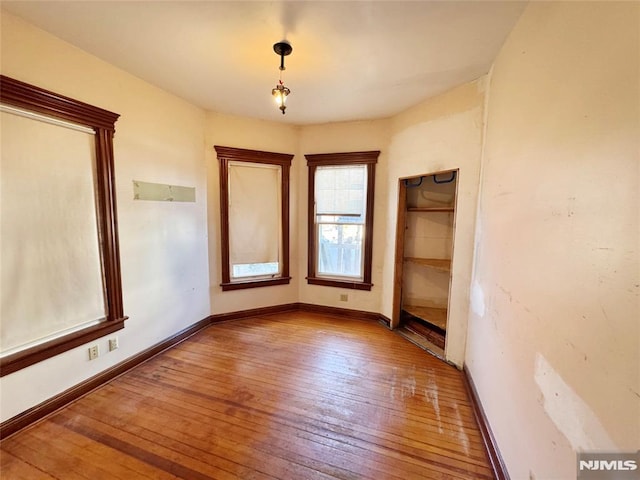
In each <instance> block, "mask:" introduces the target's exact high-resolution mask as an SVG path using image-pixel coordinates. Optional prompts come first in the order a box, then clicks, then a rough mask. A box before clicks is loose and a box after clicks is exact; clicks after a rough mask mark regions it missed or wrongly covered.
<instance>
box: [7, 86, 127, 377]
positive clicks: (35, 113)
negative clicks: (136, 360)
mask: <svg viewBox="0 0 640 480" xmlns="http://www.w3.org/2000/svg"><path fill="white" fill-rule="evenodd" d="M0 81H1V82H2V89H1V90H0V102H1V103H2V108H1V109H2V114H1V115H2V134H3V135H2V136H3V143H2V165H1V167H0V169H1V174H0V177H1V178H2V188H1V191H2V199H1V201H0V210H1V214H0V219H1V220H0V223H1V225H0V227H1V228H0V231H1V233H2V237H1V240H2V241H1V242H0V243H1V245H2V248H1V249H0V254H1V256H2V262H0V265H1V268H0V271H1V274H2V283H3V289H2V302H1V304H2V335H1V336H0V350H1V353H0V366H1V372H2V375H7V374H10V373H13V372H16V371H18V370H20V369H22V368H24V367H27V366H29V365H33V364H34V363H37V362H40V361H42V360H45V359H47V358H50V357H53V356H54V355H57V354H59V353H62V352H65V351H67V350H70V349H72V348H75V347H77V346H80V345H82V344H84V343H87V342H89V341H91V340H94V339H96V338H99V337H102V336H104V335H108V334H109V333H112V332H115V331H117V330H119V329H122V328H124V321H125V320H126V318H127V317H125V316H124V314H123V305H122V287H121V280H120V260H119V254H118V231H117V229H118V222H117V219H116V209H115V183H114V162H113V133H114V125H115V122H116V120H117V119H118V117H119V115H118V114H116V113H112V112H108V111H106V110H102V109H100V108H97V107H93V106H91V105H87V104H85V103H82V102H78V101H76V100H73V99H71V98H68V97H63V96H61V95H58V94H56V93H53V92H49V91H47V90H43V89H41V88H38V87H35V86H32V85H29V84H26V83H23V82H19V81H17V80H14V79H11V78H8V77H5V76H1V77H0ZM34 299H35V300H34Z"/></svg>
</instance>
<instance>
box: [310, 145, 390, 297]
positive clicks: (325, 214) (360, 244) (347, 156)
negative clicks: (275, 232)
mask: <svg viewBox="0 0 640 480" xmlns="http://www.w3.org/2000/svg"><path fill="white" fill-rule="evenodd" d="M379 154H380V152H378V151H373V152H349V153H331V154H317V155H305V157H306V158H307V164H308V166H309V227H308V235H309V249H308V251H309V260H308V276H307V281H308V283H310V284H314V285H325V286H335V287H343V288H353V289H358V290H371V287H372V284H371V259H372V236H373V198H374V185H375V164H376V162H377V160H378V155H379Z"/></svg>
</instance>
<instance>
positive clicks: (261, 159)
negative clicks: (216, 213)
mask: <svg viewBox="0 0 640 480" xmlns="http://www.w3.org/2000/svg"><path fill="white" fill-rule="evenodd" d="M213 148H215V150H216V154H217V156H218V160H219V161H220V236H221V240H220V243H221V251H222V283H221V284H220V286H221V287H222V291H228V290H240V289H244V288H257V287H267V286H270V285H286V284H288V283H289V282H290V281H291V276H290V274H289V175H290V169H291V160H292V159H293V155H290V154H286V153H272V152H263V151H260V150H247V149H244V148H234V147H223V146H220V145H215V146H214V147H213ZM229 161H236V162H248V163H263V164H267V165H278V166H280V167H281V168H282V176H281V192H280V193H281V205H282V211H281V218H282V226H281V227H282V233H281V234H282V246H281V247H282V274H281V275H280V276H279V277H276V278H266V279H251V280H247V281H236V282H232V281H231V270H230V265H229Z"/></svg>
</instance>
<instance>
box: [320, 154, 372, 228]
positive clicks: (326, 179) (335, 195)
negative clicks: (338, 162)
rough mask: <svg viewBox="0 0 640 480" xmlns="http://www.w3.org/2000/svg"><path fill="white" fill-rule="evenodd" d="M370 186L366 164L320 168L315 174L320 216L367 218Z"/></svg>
mask: <svg viewBox="0 0 640 480" xmlns="http://www.w3.org/2000/svg"><path fill="white" fill-rule="evenodd" d="M366 186H367V169H366V166H365V165H348V166H328V167H318V168H317V169H316V172H315V197H316V198H315V202H316V214H317V215H338V216H350V217H355V218H362V219H364V214H365V206H366Z"/></svg>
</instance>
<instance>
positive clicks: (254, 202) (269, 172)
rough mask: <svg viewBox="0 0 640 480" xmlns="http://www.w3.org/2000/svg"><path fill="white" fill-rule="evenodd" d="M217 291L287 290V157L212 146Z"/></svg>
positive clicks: (279, 154) (289, 165)
mask: <svg viewBox="0 0 640 480" xmlns="http://www.w3.org/2000/svg"><path fill="white" fill-rule="evenodd" d="M214 148H215V150H216V153H217V155H218V160H219V162H220V217H221V218H220V230H221V253H222V283H221V286H222V290H223V291H226V290H238V289H242V288H255V287H264V286H268V285H283V284H288V283H289V281H290V280H291V277H290V276H289V170H290V167H291V160H292V158H293V155H289V154H283V153H271V152H262V151H257V150H246V149H241V148H233V147H223V146H218V145H216V146H215V147H214Z"/></svg>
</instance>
